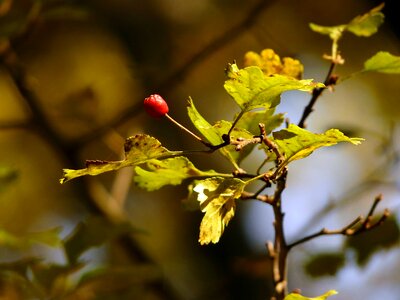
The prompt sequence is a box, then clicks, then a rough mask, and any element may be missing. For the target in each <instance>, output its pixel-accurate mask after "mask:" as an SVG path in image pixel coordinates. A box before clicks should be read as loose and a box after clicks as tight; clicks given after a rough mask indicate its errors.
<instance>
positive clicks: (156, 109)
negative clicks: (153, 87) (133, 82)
mask: <svg viewBox="0 0 400 300" xmlns="http://www.w3.org/2000/svg"><path fill="white" fill-rule="evenodd" d="M144 109H145V110H146V112H147V113H148V114H149V115H150V116H152V117H154V118H160V117H162V116H165V114H167V113H168V111H169V109H168V104H167V102H165V100H164V99H163V97H161V96H160V95H158V94H154V95H150V96H149V97H147V98H145V99H144Z"/></svg>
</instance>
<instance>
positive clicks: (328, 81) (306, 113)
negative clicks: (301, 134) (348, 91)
mask: <svg viewBox="0 0 400 300" xmlns="http://www.w3.org/2000/svg"><path fill="white" fill-rule="evenodd" d="M335 66H336V63H335V62H334V61H332V62H331V65H330V67H329V70H328V74H327V75H326V78H325V81H324V84H325V86H327V87H328V86H332V85H334V84H335V83H336V82H335V81H332V73H333V70H334V69H335ZM325 89H326V88H315V89H314V90H313V92H312V96H311V99H310V102H309V103H308V105H307V106H306V107H305V108H304V111H303V114H302V116H301V119H300V121H299V123H298V126H299V127H301V128H305V127H306V124H305V122H306V119H307V118H308V116H309V115H310V114H311V113H312V112H313V111H314V105H315V103H316V102H317V100H318V98H319V97H320V96H321V94H322V92H323V91H324V90H325Z"/></svg>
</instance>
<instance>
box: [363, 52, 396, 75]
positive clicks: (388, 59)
mask: <svg viewBox="0 0 400 300" xmlns="http://www.w3.org/2000/svg"><path fill="white" fill-rule="evenodd" d="M363 71H375V72H380V73H388V74H400V56H395V55H392V54H390V53H389V52H384V51H380V52H378V53H377V54H375V55H374V56H372V57H371V58H370V59H368V60H367V61H366V62H365V63H364V70H363Z"/></svg>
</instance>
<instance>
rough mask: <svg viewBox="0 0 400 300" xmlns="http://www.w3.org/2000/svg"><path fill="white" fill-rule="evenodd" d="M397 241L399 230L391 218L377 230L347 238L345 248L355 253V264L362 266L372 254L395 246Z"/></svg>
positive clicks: (393, 218) (392, 217) (399, 234)
mask: <svg viewBox="0 0 400 300" xmlns="http://www.w3.org/2000/svg"><path fill="white" fill-rule="evenodd" d="M372 222H373V221H372ZM399 241H400V228H399V225H398V224H397V220H396V217H394V216H391V217H389V218H388V219H386V220H385V221H384V222H383V223H382V224H381V225H380V226H378V227H377V228H374V229H372V230H369V231H367V232H365V233H363V234H360V235H355V236H351V237H348V238H347V239H346V244H345V246H346V247H347V248H350V249H353V250H354V251H355V252H356V255H357V263H358V264H359V265H360V266H363V265H365V264H366V263H367V262H368V259H369V258H370V257H371V256H372V255H373V254H374V253H376V252H378V251H380V250H382V249H388V248H390V247H393V246H396V245H398V244H399Z"/></svg>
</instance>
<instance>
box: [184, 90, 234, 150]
mask: <svg viewBox="0 0 400 300" xmlns="http://www.w3.org/2000/svg"><path fill="white" fill-rule="evenodd" d="M187 110H188V115H189V118H190V120H191V121H192V123H193V125H194V126H195V127H196V128H197V130H198V131H199V132H200V133H201V134H202V135H203V136H204V137H205V138H206V139H207V141H208V142H209V143H211V144H212V145H218V144H221V143H222V142H223V140H222V137H221V135H219V133H218V131H216V130H214V128H213V126H212V125H211V124H210V123H208V122H207V121H206V119H204V118H203V117H202V115H201V114H200V113H199V112H198V111H197V109H196V107H195V106H194V103H193V100H192V98H190V97H189V99H188V106H187ZM225 133H226V132H225Z"/></svg>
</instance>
